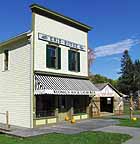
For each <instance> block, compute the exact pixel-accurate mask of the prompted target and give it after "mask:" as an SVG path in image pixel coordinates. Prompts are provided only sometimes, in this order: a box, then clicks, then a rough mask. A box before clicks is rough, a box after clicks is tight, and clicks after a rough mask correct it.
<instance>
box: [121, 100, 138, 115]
mask: <svg viewBox="0 0 140 144" xmlns="http://www.w3.org/2000/svg"><path fill="white" fill-rule="evenodd" d="M129 114H130V110H129V103H124V115H129ZM133 114H134V115H138V114H139V115H140V110H134V111H133Z"/></svg>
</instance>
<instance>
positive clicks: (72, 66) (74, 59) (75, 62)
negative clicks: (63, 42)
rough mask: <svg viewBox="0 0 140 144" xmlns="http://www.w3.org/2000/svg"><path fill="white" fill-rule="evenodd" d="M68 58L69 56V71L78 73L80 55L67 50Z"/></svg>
mask: <svg viewBox="0 0 140 144" xmlns="http://www.w3.org/2000/svg"><path fill="white" fill-rule="evenodd" d="M68 56H69V70H70V71H75V72H80V53H79V52H76V51H72V50H69V52H68Z"/></svg>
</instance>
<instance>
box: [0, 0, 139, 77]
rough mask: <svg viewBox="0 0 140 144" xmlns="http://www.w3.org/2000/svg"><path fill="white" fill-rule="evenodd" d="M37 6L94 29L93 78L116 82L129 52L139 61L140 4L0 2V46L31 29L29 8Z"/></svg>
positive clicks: (129, 0) (119, 0)
mask: <svg viewBox="0 0 140 144" xmlns="http://www.w3.org/2000/svg"><path fill="white" fill-rule="evenodd" d="M33 3H37V4H40V5H42V6H45V7H47V8H49V9H51V10H53V11H57V12H59V13H61V14H63V15H65V16H68V17H71V18H73V19H76V20H78V21H80V22H82V23H85V24H87V25H89V26H91V27H93V29H92V31H90V32H89V36H88V39H89V47H90V48H92V49H93V50H94V53H95V57H96V58H95V60H94V62H93V64H92V67H91V72H92V73H93V74H101V75H104V76H107V77H108V78H112V79H117V78H118V77H119V74H118V72H120V64H121V63H120V59H121V57H122V54H123V52H124V50H126V49H127V50H129V54H130V56H131V57H132V59H133V60H135V59H140V0H86V1H85V0H67V1H66V0H65V1H64V0H1V1H0V42H1V41H4V40H7V39H8V38H10V37H12V36H15V35H17V34H19V33H22V32H25V31H27V30H30V29H31V11H30V8H29V5H31V4H33Z"/></svg>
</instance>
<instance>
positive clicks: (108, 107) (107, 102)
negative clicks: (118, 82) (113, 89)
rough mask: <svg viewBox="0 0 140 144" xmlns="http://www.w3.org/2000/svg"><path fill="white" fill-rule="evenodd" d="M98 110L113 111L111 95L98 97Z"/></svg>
mask: <svg viewBox="0 0 140 144" xmlns="http://www.w3.org/2000/svg"><path fill="white" fill-rule="evenodd" d="M100 111H101V112H110V113H113V97H100Z"/></svg>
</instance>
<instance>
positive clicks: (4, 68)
mask: <svg viewBox="0 0 140 144" xmlns="http://www.w3.org/2000/svg"><path fill="white" fill-rule="evenodd" d="M6 53H7V54H8V55H7V64H6ZM3 54H4V55H3V71H4V72H5V71H8V70H9V49H5V50H4V52H3Z"/></svg>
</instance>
